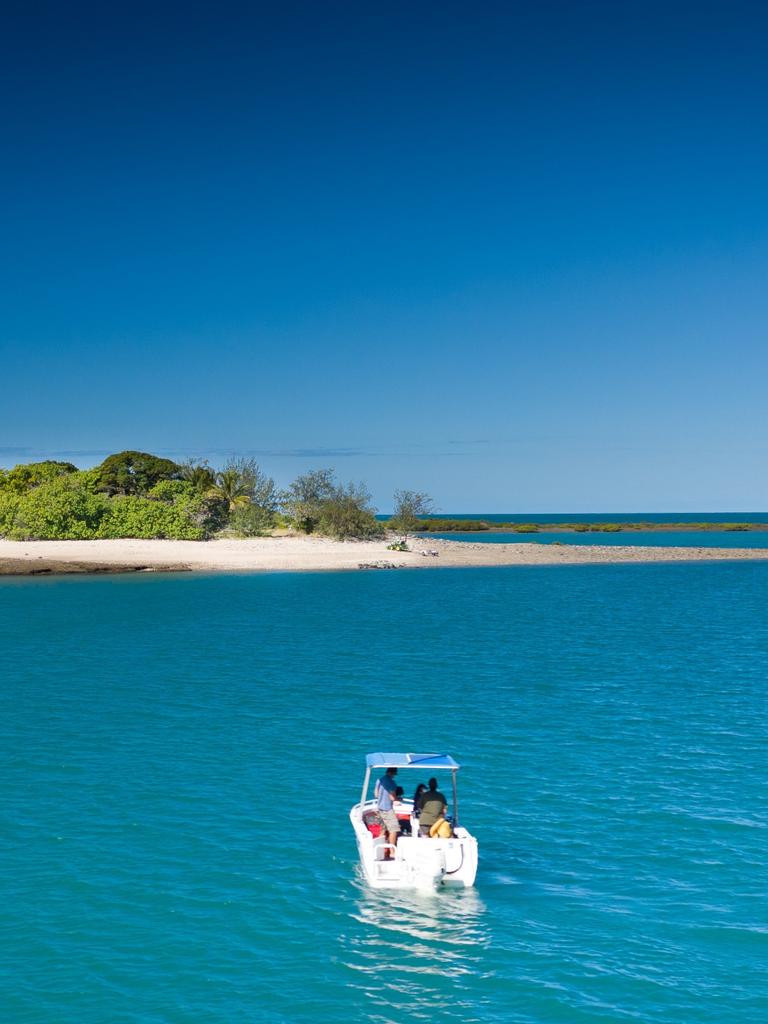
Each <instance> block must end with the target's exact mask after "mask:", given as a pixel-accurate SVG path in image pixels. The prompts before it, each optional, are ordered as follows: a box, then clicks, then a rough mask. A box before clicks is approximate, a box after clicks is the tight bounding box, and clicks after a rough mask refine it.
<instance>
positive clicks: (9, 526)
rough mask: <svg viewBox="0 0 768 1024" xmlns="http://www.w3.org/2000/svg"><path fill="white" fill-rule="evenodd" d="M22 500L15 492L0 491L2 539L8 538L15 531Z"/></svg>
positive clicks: (0, 533)
mask: <svg viewBox="0 0 768 1024" xmlns="http://www.w3.org/2000/svg"><path fill="white" fill-rule="evenodd" d="M20 500H21V498H20V497H19V495H18V494H15V493H14V492H13V491H0V537H8V536H9V535H10V533H11V531H12V530H13V526H14V524H15V522H16V512H17V511H18V508H19V501H20Z"/></svg>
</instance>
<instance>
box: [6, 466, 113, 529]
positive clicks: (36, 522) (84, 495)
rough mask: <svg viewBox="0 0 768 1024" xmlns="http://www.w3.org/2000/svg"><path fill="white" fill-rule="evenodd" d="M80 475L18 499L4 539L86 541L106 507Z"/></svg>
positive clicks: (60, 478)
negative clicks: (6, 537)
mask: <svg viewBox="0 0 768 1024" xmlns="http://www.w3.org/2000/svg"><path fill="white" fill-rule="evenodd" d="M80 476H81V474H80V473H72V474H67V475H60V476H56V477H54V478H53V479H50V480H48V481H47V482H46V483H42V484H39V485H38V486H37V487H34V488H33V489H32V490H31V491H28V492H27V493H26V494H23V495H21V496H20V497H19V500H18V506H17V508H16V512H15V515H14V519H13V525H12V526H11V528H10V530H9V532H8V536H9V537H11V538H12V539H13V540H90V539H91V538H93V537H95V536H97V531H98V529H99V525H100V523H101V520H102V518H103V516H104V515H105V513H106V510H107V507H108V503H107V500H106V498H105V497H104V496H103V495H101V494H94V493H93V492H92V491H91V490H90V489H89V487H88V486H87V481H86V485H85V486H84V485H83V482H82V481H81V480H80V479H79V478H80Z"/></svg>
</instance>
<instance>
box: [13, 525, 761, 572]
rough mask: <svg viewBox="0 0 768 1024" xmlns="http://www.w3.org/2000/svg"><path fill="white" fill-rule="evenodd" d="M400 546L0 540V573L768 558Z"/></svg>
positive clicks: (280, 540)
mask: <svg viewBox="0 0 768 1024" xmlns="http://www.w3.org/2000/svg"><path fill="white" fill-rule="evenodd" d="M409 548H410V550H409V551H407V552H401V551H389V550H387V542H386V540H382V539H378V540H368V541H334V540H330V539H327V538H324V537H315V536H308V537H306V536H299V537H296V536H288V537H261V538H252V539H243V540H235V539H227V540H224V539H217V540H210V541H175V540H84V541H77V540H71V541H8V540H0V576H60V575H83V574H87V575H106V574H113V573H115V574H117V573H143V572H146V573H169V572H195V573H198V572H199V573H226V572H239V573H242V572H256V573H262V572H315V571H330V572H333V571H342V570H343V571H361V570H365V571H370V570H374V569H375V570H391V569H428V568H480V567H483V566H487V567H497V568H498V567H504V566H510V567H512V566H537V565H539V566H547V565H549V566H551V565H600V564H612V565H615V564H633V563H634V564H637V563H653V562H655V563H670V562H716V561H717V562H721V561H730V562H735V561H768V549H767V548H712V547H703V546H702V547H651V546H642V547H641V546H639V545H638V546H631V545H618V544H612V545H600V544H594V545H593V544H578V545H576V544H573V545H571V544H537V543H535V542H534V543H527V542H520V543H514V544H483V543H473V542H471V541H451V540H438V539H436V538H425V537H423V535H418V536H417V537H415V538H412V539H409Z"/></svg>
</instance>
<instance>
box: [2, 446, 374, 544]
mask: <svg viewBox="0 0 768 1024" xmlns="http://www.w3.org/2000/svg"><path fill="white" fill-rule="evenodd" d="M277 527H287V528H290V529H295V530H298V531H300V532H303V533H313V532H318V533H321V534H323V535H326V536H329V537H335V538H338V539H340V540H346V539H351V538H364V537H375V536H379V535H383V533H384V531H385V527H384V525H383V523H381V522H379V521H378V520H377V518H376V510H375V508H374V507H373V504H372V501H371V496H370V494H369V492H368V491H367V489H366V488H365V486H364V485H363V484H355V483H349V484H341V483H339V482H338V481H337V480H336V478H335V476H334V474H333V471H332V470H329V469H324V470H315V471H313V472H311V473H307V474H305V475H303V476H300V477H298V479H297V480H295V481H294V482H293V483H292V484H291V485H290V487H288V488H287V490H285V491H283V492H280V491H278V489H277V487H276V485H275V482H274V480H273V479H272V478H271V477H269V476H267V474H266V473H264V472H263V471H262V469H261V468H260V467H259V466H258V464H257V463H256V461H255V460H254V459H247V458H246V459H242V458H241V459H230V460H229V461H228V462H227V463H226V464H225V465H224V466H223V467H222V468H221V469H214V468H213V467H212V466H210V465H208V463H207V462H203V461H200V460H195V461H192V462H188V463H176V462H172V461H171V460H170V459H165V458H160V457H159V456H156V455H151V454H149V453H147V452H136V451H126V452H118V453H116V454H115V455H110V456H109V457H108V458H106V459H105V460H104V462H102V463H101V464H100V465H99V466H96V467H95V468H93V469H88V470H79V469H78V468H77V466H74V465H73V464H72V463H70V462H55V461H46V462H35V463H29V464H26V465H19V466H15V467H14V468H13V469H10V470H0V536H1V537H6V538H8V539H11V540H96V539H102V538H119V537H136V538H142V539H154V538H158V539H171V540H205V539H207V538H209V537H212V536H214V535H224V536H235V537H261V536H265V535H268V534H271V533H272V532H273V531H274V530H275V529H276V528H277Z"/></svg>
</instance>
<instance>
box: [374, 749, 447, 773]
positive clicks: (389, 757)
mask: <svg viewBox="0 0 768 1024" xmlns="http://www.w3.org/2000/svg"><path fill="white" fill-rule="evenodd" d="M365 763H366V765H367V766H368V767H369V768H435V769H440V768H447V769H449V770H450V771H457V770H458V768H459V767H460V765H458V764H457V763H456V762H455V761H454V759H453V758H452V757H451V755H450V754H381V753H379V754H366V755H365Z"/></svg>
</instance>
